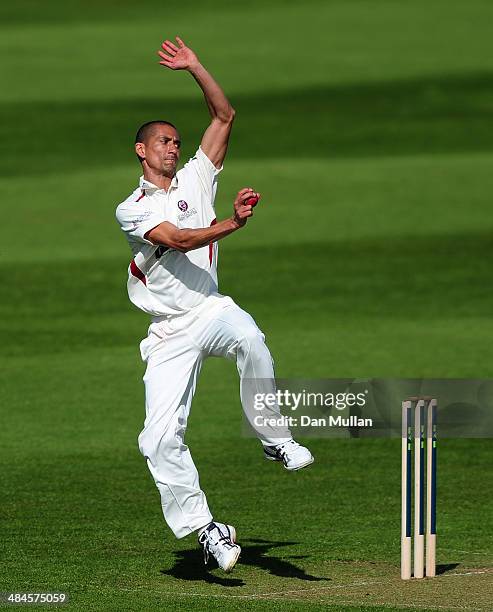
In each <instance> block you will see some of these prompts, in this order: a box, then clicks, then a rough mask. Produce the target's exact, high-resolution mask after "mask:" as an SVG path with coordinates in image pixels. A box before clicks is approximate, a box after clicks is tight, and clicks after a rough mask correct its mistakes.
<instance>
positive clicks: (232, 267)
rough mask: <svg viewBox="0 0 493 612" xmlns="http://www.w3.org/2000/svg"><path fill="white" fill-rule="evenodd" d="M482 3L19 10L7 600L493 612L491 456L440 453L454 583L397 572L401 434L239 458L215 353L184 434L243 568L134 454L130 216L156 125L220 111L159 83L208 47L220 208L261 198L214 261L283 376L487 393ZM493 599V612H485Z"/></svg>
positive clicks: (473, 445)
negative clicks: (223, 109) (221, 157)
mask: <svg viewBox="0 0 493 612" xmlns="http://www.w3.org/2000/svg"><path fill="white" fill-rule="evenodd" d="M492 17H493V7H492V6H491V3H489V2H487V1H481V0H471V1H470V2H458V1H448V2H445V0H433V1H432V2H425V1H424V0H415V1H414V2H406V1H405V0H394V1H391V0H375V1H373V2H372V1H370V0H346V1H343V0H337V1H336V0H333V1H332V0H331V1H323V0H319V1H315V0H310V1H308V2H305V3H296V2H291V1H288V0H274V1H271V2H269V3H265V2H260V1H259V0H254V1H251V2H244V3H242V4H241V5H236V3H231V2H226V1H225V0H216V1H215V2H209V1H206V0H202V1H201V2H198V1H190V2H186V3H181V4H179V3H177V4H176V5H174V6H172V7H168V6H166V4H162V3H156V2H151V0H141V2H139V3H134V2H130V1H129V0H122V1H119V2H116V0H112V1H104V2H101V3H97V2H94V1H90V2H82V1H81V0H65V1H64V2H61V0H52V1H51V2H49V3H41V2H36V1H35V0H18V2H17V3H15V4H12V3H4V4H2V5H1V7H0V23H1V25H0V31H1V36H0V51H1V54H2V58H3V62H2V67H1V69H0V70H1V76H2V82H3V83H4V87H2V89H1V91H0V108H1V111H2V117H3V120H2V121H1V122H0V131H1V134H0V135H1V138H0V148H1V150H2V164H1V166H0V192H1V196H2V202H3V218H2V226H3V228H4V230H3V232H4V233H3V239H2V243H1V247H0V253H1V260H0V266H1V270H2V278H3V283H2V284H3V291H2V300H1V303H0V309H1V311H0V312H1V317H0V326H1V340H2V342H1V347H2V351H1V357H0V360H1V369H0V371H1V381H2V382H1V387H0V394H1V396H0V397H1V419H2V427H1V432H2V433H1V446H0V457H1V466H2V467H1V490H2V503H1V505H0V513H1V546H0V553H1V559H2V561H1V568H2V571H1V577H0V592H5V591H8V590H18V591H31V592H32V591H39V590H58V591H66V592H67V593H69V594H70V597H71V601H70V604H69V605H68V607H67V609H70V610H81V611H86V610H115V611H116V610H118V611H120V610H139V611H140V610H145V611H153V610H171V609H174V610H183V611H188V610H194V611H195V610H196V611H203V610H204V611H205V610H212V609H221V610H225V611H230V610H240V609H241V610H252V611H255V612H257V611H263V610H269V611H270V612H273V611H277V610H279V611H282V612H284V611H287V612H290V611H295V610H296V611H297V610H307V611H315V610H322V609H323V610H344V611H349V610H371V611H375V610H388V609H391V610H392V609H395V610H398V609H406V610H420V611H424V610H471V611H481V610H485V611H486V610H490V609H491V601H492V600H493V586H492V571H493V570H492V568H493V537H492V532H491V522H492V517H493V507H492V500H491V490H492V488H493V472H492V469H491V457H492V444H491V440H456V439H447V440H442V441H440V450H439V475H438V482H439V491H438V496H439V497H438V553H437V561H438V564H439V571H440V575H439V576H438V577H437V578H435V579H433V580H423V581H412V582H410V583H404V582H402V581H401V580H400V578H399V555H400V551H399V548H400V442H399V440H351V439H348V440H322V439H315V440H313V439H312V440H310V441H309V444H310V448H311V449H312V450H313V453H314V454H315V456H316V463H315V464H314V465H313V466H312V467H310V468H309V469H308V470H306V471H304V472H300V473H296V474H289V473H287V472H285V471H283V470H282V469H281V468H280V467H279V466H278V465H274V464H270V463H267V462H265V461H263V458H262V452H261V448H260V446H259V445H258V444H257V443H256V442H255V441H254V440H251V439H247V438H243V437H242V436H241V409H240V404H239V398H238V392H237V375H236V370H235V367H234V365H233V364H231V363H228V362H225V361H219V360H209V361H208V362H207V363H206V365H205V368H204V370H203V372H202V375H201V379H200V382H199V388H198V392H197V396H196V399H195V402H194V406H193V412H192V417H191V420H190V426H189V430H188V434H187V442H188V444H189V445H190V448H191V450H192V453H193V456H194V459H195V461H196V463H197V466H198V469H199V472H200V475H201V483H202V486H203V488H204V490H205V491H206V492H207V494H208V498H209V502H210V505H211V507H212V510H213V511H214V514H215V516H216V517H217V518H218V519H219V520H226V519H227V521H228V522H230V523H232V524H234V525H235V526H236V527H237V530H238V534H239V541H240V543H241V544H242V546H243V552H242V556H241V558H240V563H239V565H238V566H237V567H236V568H235V570H234V572H233V573H232V574H230V575H225V574H223V573H221V572H220V571H219V570H217V569H215V570H214V569H213V570H211V571H206V570H205V569H204V567H203V563H202V558H201V553H200V551H199V549H198V548H197V546H196V542H195V539H194V538H193V537H190V538H187V539H184V540H180V541H178V540H175V539H174V537H173V536H172V534H171V532H169V530H168V529H167V527H166V525H165V524H164V521H163V519H162V516H161V510H160V504H159V498H158V493H157V490H156V489H155V487H154V483H153V482H152V479H151V477H150V475H149V474H148V472H147V468H146V466H145V463H144V460H143V458H142V457H141V456H140V454H139V451H138V448H137V442H136V438H137V435H138V433H139V431H140V429H141V425H142V421H143V415H144V407H143V386H142V383H141V376H142V374H143V364H142V363H141V362H140V359H139V354H138V342H139V341H140V339H141V338H142V337H143V336H144V335H145V333H146V329H147V318H146V316H145V315H143V314H142V313H139V312H138V311H137V310H135V309H134V308H133V307H131V305H130V303H129V302H128V299H127V296H126V288H125V282H126V268H127V264H128V261H129V253H128V247H127V245H126V243H125V240H124V237H123V235H121V232H120V231H119V229H118V226H117V224H116V222H115V220H114V209H115V207H116V205H117V204H118V203H119V202H120V201H121V200H123V199H124V198H125V197H126V196H127V195H128V193H129V192H130V191H131V190H132V189H133V188H134V186H135V184H136V179H137V177H138V175H139V170H140V168H139V167H138V164H137V163H136V161H135V157H134V154H133V151H132V139H133V136H134V133H135V130H136V127H138V125H139V124H141V123H143V122H144V121H146V120H149V119H153V118H156V117H162V118H165V119H169V120H171V121H173V123H176V124H177V125H178V126H179V128H180V129H181V133H182V137H183V140H184V150H183V153H182V155H183V159H184V160H186V159H187V158H188V157H189V156H190V155H191V154H193V152H194V150H195V148H196V146H197V144H198V143H199V141H200V136H201V133H202V131H203V129H204V128H205V126H206V125H207V120H208V116H207V112H206V109H205V105H204V103H203V100H202V96H201V94H200V92H199V91H198V89H197V87H196V86H195V84H194V82H193V79H192V78H191V77H190V76H189V75H187V74H183V73H171V72H169V71H166V70H164V69H161V68H160V67H159V65H158V64H157V60H156V57H155V51H156V49H157V48H158V46H159V43H160V41H161V40H162V39H163V38H166V37H171V36H173V35H175V34H179V35H180V36H181V37H182V38H183V39H184V40H185V41H186V42H188V43H189V44H190V46H192V47H193V48H195V50H196V51H197V52H198V54H199V56H200V57H201V58H202V60H203V62H204V63H205V64H206V66H207V67H209V68H210V69H211V71H212V72H213V74H214V75H215V76H216V77H217V78H218V80H219V82H220V83H221V84H222V85H223V87H224V89H225V90H226V92H227V93H228V95H229V96H230V98H231V100H232V103H233V105H234V106H235V108H236V109H237V121H236V124H235V128H234V133H233V137H232V141H231V146H230V151H229V155H228V158H227V160H226V163H225V170H224V173H223V175H222V177H221V182H220V189H219V192H218V197H217V200H216V205H217V210H218V217H220V218H221V217H225V216H226V215H228V214H229V212H230V207H231V203H232V200H233V196H234V194H235V193H236V191H237V190H238V189H239V188H240V187H242V186H244V185H252V186H254V187H255V188H256V189H258V190H259V191H260V192H262V194H263V200H262V203H261V205H259V207H258V209H257V211H258V212H257V213H256V216H255V219H253V220H252V222H250V223H249V224H248V227H247V228H246V229H245V230H243V231H242V232H239V233H237V234H235V235H234V236H233V237H230V238H228V239H226V240H225V241H224V242H223V243H222V245H221V261H220V281H221V282H220V289H221V290H222V292H223V293H227V294H230V295H232V296H233V297H234V299H235V300H236V301H237V302H238V303H239V304H240V305H241V306H242V307H244V308H245V309H246V310H248V311H249V312H251V313H252V315H253V316H254V317H255V319H256V320H257V322H258V323H259V325H260V326H261V328H262V329H263V330H264V332H265V333H266V336H267V340H268V344H269V346H270V348H271V351H272V353H273V355H274V358H275V360H276V369H277V373H278V375H279V376H280V377H282V378H287V377H299V378H336V377H372V376H378V377H434V378H438V377H456V378H461V377H463V378H468V377H469V378H491V377H493V360H492V350H491V338H492V337H493V319H492V317H491V313H492V312H493V296H492V293H491V270H492V265H493V248H492V247H493V238H492V236H493V232H492V230H493V216H492V215H491V194H492V192H493V173H492V172H491V168H492V165H493V113H492V108H493V54H492V53H491V52H490V51H491V48H492V47H491V28H490V23H491V18H492ZM488 602H489V603H488Z"/></svg>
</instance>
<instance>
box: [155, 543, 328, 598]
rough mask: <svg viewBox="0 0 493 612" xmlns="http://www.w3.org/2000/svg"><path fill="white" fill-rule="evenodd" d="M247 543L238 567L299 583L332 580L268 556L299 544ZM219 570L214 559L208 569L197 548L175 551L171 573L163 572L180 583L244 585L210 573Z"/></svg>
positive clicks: (296, 557)
mask: <svg viewBox="0 0 493 612" xmlns="http://www.w3.org/2000/svg"><path fill="white" fill-rule="evenodd" d="M245 542H251V544H244V543H242V546H241V555H240V559H239V562H238V563H239V565H248V566H251V567H258V568H260V569H263V570H265V571H267V572H269V574H272V575H273V576H280V577H282V578H297V579H298V580H308V581H311V582H315V581H320V580H330V578H324V577H319V576H312V575H311V574H307V573H306V572H305V570H304V569H301V568H299V567H297V566H296V565H293V564H292V563H290V562H289V561H288V560H286V559H279V558H278V557H275V556H272V555H269V556H267V553H268V552H269V551H270V550H272V549H277V548H281V547H283V546H293V545H295V544H297V542H274V541H271V540H259V539H254V540H245ZM291 558H293V559H306V558H307V555H296V556H293V557H291ZM216 568H217V565H216V564H215V561H214V560H213V559H211V560H209V565H208V566H207V567H206V566H205V565H204V563H203V561H202V557H201V552H200V551H198V550H197V549H196V548H194V549H193V550H188V549H187V550H179V551H176V552H175V564H174V565H173V567H172V568H170V569H168V570H164V569H163V570H161V574H163V575H165V576H173V577H174V578H178V579H180V580H203V581H204V582H208V583H211V584H220V585H222V586H229V587H238V586H244V584H245V582H244V581H243V580H241V579H237V578H225V577H220V576H216V575H215V574H213V573H211V570H214V569H216Z"/></svg>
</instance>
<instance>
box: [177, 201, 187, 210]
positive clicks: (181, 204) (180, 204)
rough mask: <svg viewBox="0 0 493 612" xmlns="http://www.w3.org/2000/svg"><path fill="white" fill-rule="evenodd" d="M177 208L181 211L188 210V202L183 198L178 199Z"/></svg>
mask: <svg viewBox="0 0 493 612" xmlns="http://www.w3.org/2000/svg"><path fill="white" fill-rule="evenodd" d="M178 208H179V209H180V210H181V211H182V212H185V211H186V210H188V204H187V203H186V202H185V200H179V201H178Z"/></svg>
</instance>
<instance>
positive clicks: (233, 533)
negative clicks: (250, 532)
mask: <svg viewBox="0 0 493 612" xmlns="http://www.w3.org/2000/svg"><path fill="white" fill-rule="evenodd" d="M226 527H227V528H228V530H229V535H230V538H231V541H232V542H233V544H236V529H235V528H234V527H233V525H226Z"/></svg>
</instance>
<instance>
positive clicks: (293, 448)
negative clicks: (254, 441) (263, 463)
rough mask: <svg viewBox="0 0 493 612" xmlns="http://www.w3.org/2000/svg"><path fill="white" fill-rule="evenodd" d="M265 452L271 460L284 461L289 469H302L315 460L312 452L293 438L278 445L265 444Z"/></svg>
mask: <svg viewBox="0 0 493 612" xmlns="http://www.w3.org/2000/svg"><path fill="white" fill-rule="evenodd" d="M264 454H265V458H266V459H268V460H269V461H282V462H283V464H284V467H285V468H286V469H287V470H289V471H295V470H301V468H304V467H306V466H307V465H310V463H313V462H314V461H315V460H314V458H313V455H312V454H311V452H310V451H309V450H308V449H307V448H306V447H304V446H301V444H298V442H295V441H294V440H293V439H291V440H288V441H287V442H283V443H282V444H277V446H264Z"/></svg>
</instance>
